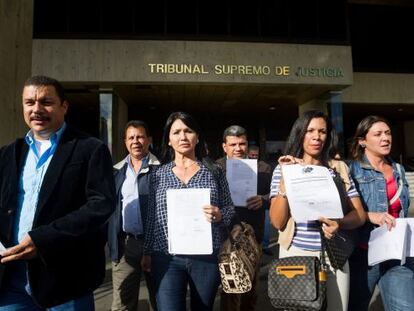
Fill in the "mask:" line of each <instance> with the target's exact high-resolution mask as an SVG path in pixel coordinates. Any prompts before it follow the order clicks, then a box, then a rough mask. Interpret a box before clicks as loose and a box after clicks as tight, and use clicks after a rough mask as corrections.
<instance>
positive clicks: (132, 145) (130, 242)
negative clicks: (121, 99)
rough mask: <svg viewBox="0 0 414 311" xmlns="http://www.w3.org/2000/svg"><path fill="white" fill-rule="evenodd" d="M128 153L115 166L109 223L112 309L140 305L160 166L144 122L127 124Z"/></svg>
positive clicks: (150, 290)
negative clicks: (154, 175)
mask: <svg viewBox="0 0 414 311" xmlns="http://www.w3.org/2000/svg"><path fill="white" fill-rule="evenodd" d="M124 141H125V146H126V148H127V150H128V155H127V156H126V158H125V159H124V160H122V161H121V162H119V163H118V164H116V165H115V173H114V176H115V187H116V195H117V203H116V210H115V213H114V214H113V215H112V217H111V219H110V222H109V230H108V233H109V235H108V245H109V250H110V256H111V260H112V283H113V300H112V310H113V311H115V310H133V311H136V310H137V307H138V298H139V289H140V280H141V265H140V264H141V258H142V255H143V242H144V231H145V228H146V225H145V224H146V215H147V209H148V195H149V183H150V172H151V170H152V169H153V167H154V166H156V165H159V164H160V163H159V161H158V159H157V158H156V157H155V156H154V155H153V154H152V153H151V152H149V145H150V144H151V137H150V134H149V131H148V126H147V124H146V123H145V122H143V121H138V120H133V121H130V122H128V123H127V125H126V126H125V139H124ZM145 277H146V281H147V287H148V290H149V294H150V300H151V305H152V308H153V309H155V310H156V306H155V293H154V290H153V286H152V280H151V276H150V275H149V274H148V273H145Z"/></svg>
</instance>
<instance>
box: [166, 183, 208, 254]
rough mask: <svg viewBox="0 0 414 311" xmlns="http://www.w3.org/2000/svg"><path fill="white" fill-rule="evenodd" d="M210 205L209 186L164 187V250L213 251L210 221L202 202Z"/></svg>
mask: <svg viewBox="0 0 414 311" xmlns="http://www.w3.org/2000/svg"><path fill="white" fill-rule="evenodd" d="M205 205H210V189H207V188H206V189H204V188H203V189H169V190H167V212H168V221H167V223H168V252H169V253H170V254H182V255H206V254H212V253H213V239H212V234H211V223H209V222H208V221H207V219H206V216H205V214H204V211H203V206H205Z"/></svg>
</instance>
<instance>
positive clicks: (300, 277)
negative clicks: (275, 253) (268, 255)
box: [267, 249, 328, 311]
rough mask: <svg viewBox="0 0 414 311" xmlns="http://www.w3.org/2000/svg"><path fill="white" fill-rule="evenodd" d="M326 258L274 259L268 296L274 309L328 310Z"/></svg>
mask: <svg viewBox="0 0 414 311" xmlns="http://www.w3.org/2000/svg"><path fill="white" fill-rule="evenodd" d="M327 270H328V266H327V265H326V264H325V255H324V251H323V249H322V251H321V254H320V259H319V258H318V257H314V256H292V257H285V258H280V259H274V260H273V262H272V263H271V265H270V269H269V274H268V289H267V290H268V295H269V298H270V302H271V303H272V306H273V307H275V308H277V309H283V310H297V311H299V310H309V311H320V310H326V306H327V300H326V281H327V275H326V271H327Z"/></svg>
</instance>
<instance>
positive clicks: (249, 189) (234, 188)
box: [226, 159, 257, 206]
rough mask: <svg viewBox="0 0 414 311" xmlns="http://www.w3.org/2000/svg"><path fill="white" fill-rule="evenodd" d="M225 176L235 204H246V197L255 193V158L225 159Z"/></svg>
mask: <svg viewBox="0 0 414 311" xmlns="http://www.w3.org/2000/svg"><path fill="white" fill-rule="evenodd" d="M226 177H227V182H228V183H229V188H230V194H231V199H232V200H233V204H234V205H235V206H246V201H247V199H248V198H251V197H254V196H256V195H257V160H256V159H227V162H226Z"/></svg>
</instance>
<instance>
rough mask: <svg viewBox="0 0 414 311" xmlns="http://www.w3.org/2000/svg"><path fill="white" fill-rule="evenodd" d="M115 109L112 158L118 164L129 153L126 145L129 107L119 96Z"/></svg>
mask: <svg viewBox="0 0 414 311" xmlns="http://www.w3.org/2000/svg"><path fill="white" fill-rule="evenodd" d="M114 108H115V109H114V112H115V114H114V123H113V131H112V132H113V135H114V139H113V150H112V158H113V161H114V163H117V162H119V161H120V160H122V159H123V158H124V157H125V155H126V152H127V150H126V148H125V143H124V136H125V133H124V127H125V125H126V124H127V122H128V105H127V104H126V103H125V101H124V100H123V99H122V98H121V97H119V96H117V100H116V101H115V107H114Z"/></svg>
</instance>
